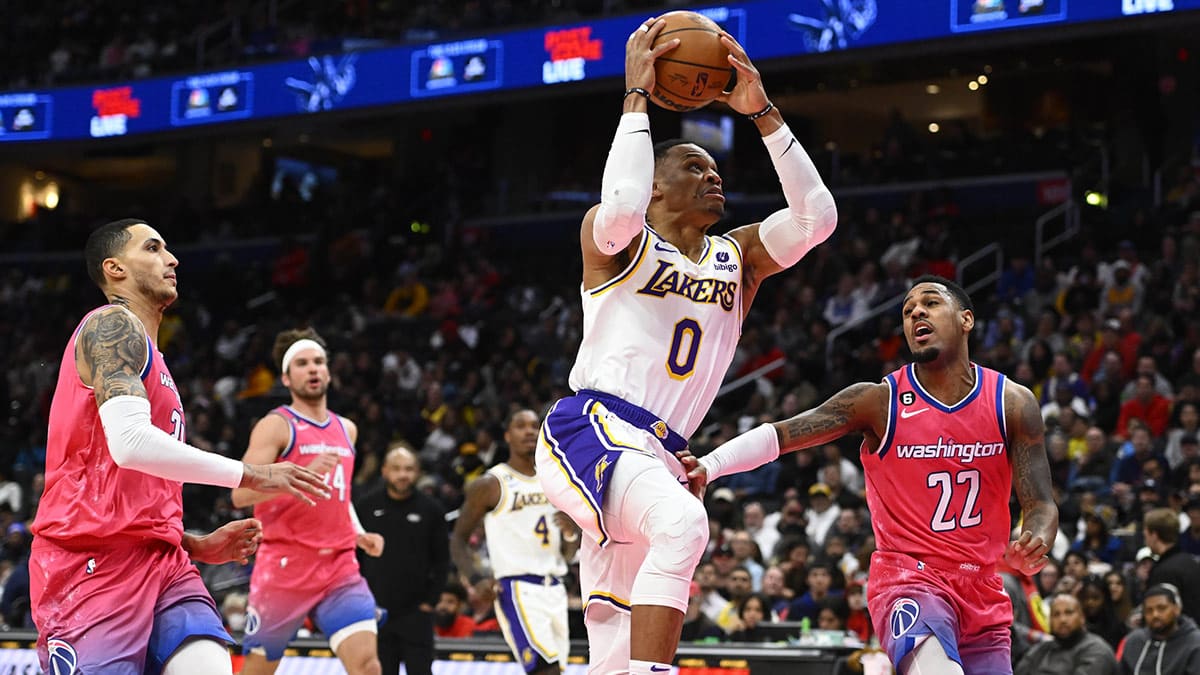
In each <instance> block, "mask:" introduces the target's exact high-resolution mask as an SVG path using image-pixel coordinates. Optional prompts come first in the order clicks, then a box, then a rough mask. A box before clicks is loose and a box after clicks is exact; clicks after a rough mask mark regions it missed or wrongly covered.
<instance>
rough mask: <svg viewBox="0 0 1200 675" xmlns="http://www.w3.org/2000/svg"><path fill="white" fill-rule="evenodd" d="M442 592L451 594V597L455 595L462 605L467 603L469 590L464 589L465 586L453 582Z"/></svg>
mask: <svg viewBox="0 0 1200 675" xmlns="http://www.w3.org/2000/svg"><path fill="white" fill-rule="evenodd" d="M442 592H443V593H449V594H450V595H453V596H454V597H456V598H458V601H459V602H460V603H464V602H466V601H467V589H466V588H464V587H463V585H462V584H461V583H459V582H457V581H451V582H449V583H447V584H446V587H445V588H443V589H442Z"/></svg>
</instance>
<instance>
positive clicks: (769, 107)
mask: <svg viewBox="0 0 1200 675" xmlns="http://www.w3.org/2000/svg"><path fill="white" fill-rule="evenodd" d="M774 109H775V104H774V103H771V102H770V101H767V107H765V108H763V109H762V110H759V111H758V112H756V113H754V114H752V115H746V119H748V120H750V121H751V122H753V121H754V120H756V119H758V118H760V117H762V116H764V115H766V114H767V113H769V112H771V111H772V110H774Z"/></svg>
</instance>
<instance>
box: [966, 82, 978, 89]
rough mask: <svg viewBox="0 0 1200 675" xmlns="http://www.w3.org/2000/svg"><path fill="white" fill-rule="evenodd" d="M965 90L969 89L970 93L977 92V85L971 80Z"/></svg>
mask: <svg viewBox="0 0 1200 675" xmlns="http://www.w3.org/2000/svg"><path fill="white" fill-rule="evenodd" d="M967 89H970V90H971V91H978V90H979V83H978V82H976V81H975V80H971V81H970V82H968V83H967Z"/></svg>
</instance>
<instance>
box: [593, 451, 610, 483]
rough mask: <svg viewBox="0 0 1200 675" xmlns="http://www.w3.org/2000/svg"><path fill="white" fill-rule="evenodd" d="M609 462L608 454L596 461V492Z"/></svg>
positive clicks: (602, 480) (602, 481) (606, 471)
mask: <svg viewBox="0 0 1200 675" xmlns="http://www.w3.org/2000/svg"><path fill="white" fill-rule="evenodd" d="M610 464H611V463H610V462H609V461H608V455H605V456H603V457H601V458H600V461H598V462H596V492H599V491H600V488H601V487H602V486H603V485H604V474H606V473H608V467H609V466H610Z"/></svg>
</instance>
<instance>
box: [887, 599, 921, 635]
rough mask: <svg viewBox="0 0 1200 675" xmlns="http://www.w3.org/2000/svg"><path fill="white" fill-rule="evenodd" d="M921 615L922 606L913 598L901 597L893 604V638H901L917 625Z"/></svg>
mask: <svg viewBox="0 0 1200 675" xmlns="http://www.w3.org/2000/svg"><path fill="white" fill-rule="evenodd" d="M920 616H921V606H920V605H918V604H917V601H916V600H913V599H912V598H900V599H899V600H897V601H896V602H895V603H893V604H892V615H891V623H892V639H893V640H899V639H900V637H901V636H902V635H904V634H905V633H907V632H908V631H910V630H912V627H913V626H915V625H917V619H918V618H919V617H920Z"/></svg>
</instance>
